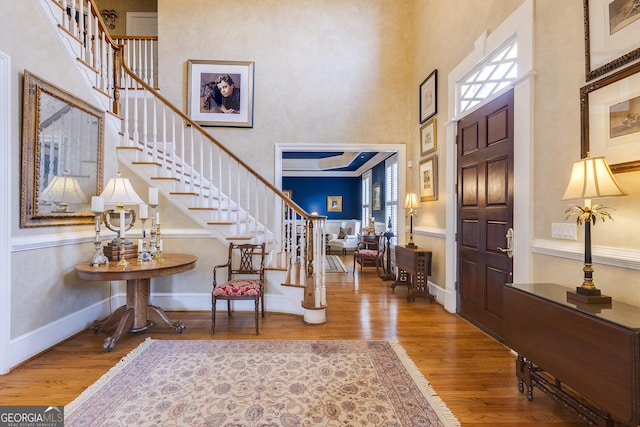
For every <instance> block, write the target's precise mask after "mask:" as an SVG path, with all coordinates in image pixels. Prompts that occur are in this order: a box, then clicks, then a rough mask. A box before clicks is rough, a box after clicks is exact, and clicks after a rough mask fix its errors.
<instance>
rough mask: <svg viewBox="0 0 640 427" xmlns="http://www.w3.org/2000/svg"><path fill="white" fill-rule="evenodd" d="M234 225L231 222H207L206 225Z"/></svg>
mask: <svg viewBox="0 0 640 427" xmlns="http://www.w3.org/2000/svg"><path fill="white" fill-rule="evenodd" d="M233 224H235V223H234V222H232V221H209V222H207V225H233Z"/></svg>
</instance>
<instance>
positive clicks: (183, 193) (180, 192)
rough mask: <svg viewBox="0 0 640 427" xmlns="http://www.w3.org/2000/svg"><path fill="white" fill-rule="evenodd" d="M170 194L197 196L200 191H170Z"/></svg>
mask: <svg viewBox="0 0 640 427" xmlns="http://www.w3.org/2000/svg"><path fill="white" fill-rule="evenodd" d="M169 194H170V195H172V196H197V195H198V193H195V192H193V191H170V192H169Z"/></svg>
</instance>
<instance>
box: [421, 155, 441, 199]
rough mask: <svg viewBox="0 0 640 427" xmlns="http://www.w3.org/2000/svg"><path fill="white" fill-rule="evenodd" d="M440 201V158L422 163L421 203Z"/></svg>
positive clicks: (432, 158) (425, 160)
mask: <svg viewBox="0 0 640 427" xmlns="http://www.w3.org/2000/svg"><path fill="white" fill-rule="evenodd" d="M432 200H438V156H431V157H429V158H428V159H424V160H422V161H421V162H420V201H421V202H429V201H432Z"/></svg>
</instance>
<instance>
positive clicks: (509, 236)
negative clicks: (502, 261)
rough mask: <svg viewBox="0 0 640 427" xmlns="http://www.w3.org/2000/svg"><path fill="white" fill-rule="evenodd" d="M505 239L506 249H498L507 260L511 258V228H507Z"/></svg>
mask: <svg viewBox="0 0 640 427" xmlns="http://www.w3.org/2000/svg"><path fill="white" fill-rule="evenodd" d="M505 237H506V238H507V247H506V249H503V248H500V247H498V250H499V251H500V252H503V253H506V254H507V256H508V257H509V258H513V228H509V229H508V230H507V234H506V235H505Z"/></svg>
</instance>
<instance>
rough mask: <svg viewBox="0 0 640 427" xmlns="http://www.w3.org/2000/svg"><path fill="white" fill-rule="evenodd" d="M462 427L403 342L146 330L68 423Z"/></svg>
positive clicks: (68, 411) (69, 413) (79, 402)
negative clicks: (169, 334)
mask: <svg viewBox="0 0 640 427" xmlns="http://www.w3.org/2000/svg"><path fill="white" fill-rule="evenodd" d="M124 425H126V426H265V427H266V426H269V427H271V426H291V427H293V426H385V427H396V426H459V425H460V424H459V422H458V421H457V420H456V418H455V416H454V415H453V414H452V413H451V412H450V411H449V409H448V408H447V407H446V406H445V405H444V403H443V402H442V400H441V399H440V398H439V397H437V396H436V395H435V392H434V391H433V390H432V389H431V387H430V386H429V384H428V383H427V381H426V380H425V379H424V377H422V375H421V374H420V373H419V371H418V370H417V368H416V367H415V365H414V364H413V362H411V360H410V359H409V358H408V357H407V356H406V353H405V352H404V350H403V349H402V348H401V347H400V345H399V344H398V343H397V342H395V341H259V340H258V341H253V340H252V341H214V340H211V341H204V340H203V341H179V340H176V341H172V340H152V339H150V338H148V339H147V340H146V341H145V342H144V343H142V344H141V345H140V346H139V347H138V348H136V349H135V350H133V351H132V352H131V353H130V354H129V355H127V356H126V357H125V358H124V359H122V361H120V362H119V363H118V364H117V365H116V366H115V367H114V368H112V369H111V370H110V371H109V372H108V373H107V374H105V376H104V377H103V378H101V379H100V380H99V381H98V382H96V383H95V384H93V385H92V386H91V387H90V388H88V389H87V390H86V391H85V392H84V393H82V395H80V396H79V397H78V398H77V399H76V400H74V401H73V402H71V404H69V405H68V406H67V407H66V408H65V426H92V427H93V426H124Z"/></svg>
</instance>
